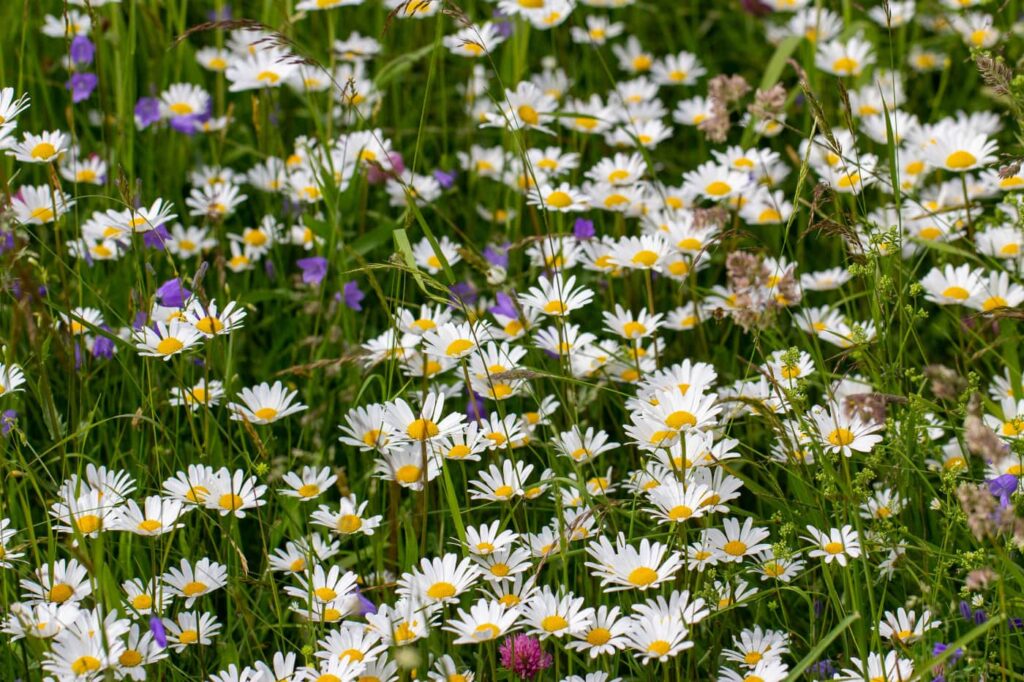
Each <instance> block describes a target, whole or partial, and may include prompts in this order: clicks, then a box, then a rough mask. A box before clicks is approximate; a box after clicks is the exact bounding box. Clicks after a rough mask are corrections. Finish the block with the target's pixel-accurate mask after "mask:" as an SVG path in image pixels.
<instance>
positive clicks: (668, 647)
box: [626, 618, 693, 663]
mask: <svg viewBox="0 0 1024 682" xmlns="http://www.w3.org/2000/svg"><path fill="white" fill-rule="evenodd" d="M688 634H689V630H688V629H687V627H686V626H685V625H684V624H683V622H682V621H681V620H661V619H658V620H654V619H650V618H634V619H633V623H632V628H631V629H630V631H629V634H627V635H626V637H627V638H628V644H629V648H630V649H632V650H633V651H635V652H637V655H638V657H640V658H641V659H642V660H643V661H644V662H645V663H650V662H652V661H655V660H657V661H660V662H662V663H664V662H665V661H667V660H668V659H669V658H672V657H673V656H677V655H679V654H680V653H682V652H683V651H685V650H686V649H689V648H691V647H692V646H693V642H692V641H690V640H688V639H687V635H688Z"/></svg>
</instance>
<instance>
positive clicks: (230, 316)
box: [185, 298, 246, 338]
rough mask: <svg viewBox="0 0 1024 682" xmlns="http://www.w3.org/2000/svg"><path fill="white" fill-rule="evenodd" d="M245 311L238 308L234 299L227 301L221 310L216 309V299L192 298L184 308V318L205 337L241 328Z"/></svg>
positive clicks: (228, 332)
mask: <svg viewBox="0 0 1024 682" xmlns="http://www.w3.org/2000/svg"><path fill="white" fill-rule="evenodd" d="M245 315H246V311H245V310H243V309H241V308H238V307H237V306H236V304H235V302H234V301H229V302H228V304H227V305H226V306H224V309H223V310H218V309H217V301H216V299H210V302H209V303H206V304H204V303H202V302H201V301H200V300H199V299H198V298H193V299H192V301H191V302H190V303H189V304H188V307H186V308H185V319H186V320H188V322H189V324H191V325H192V326H193V327H195V328H196V329H197V330H198V331H199V333H201V334H202V335H203V336H204V337H206V338H212V337H214V336H220V335H224V334H230V333H231V332H233V331H235V330H237V329H241V327H242V320H243V318H245Z"/></svg>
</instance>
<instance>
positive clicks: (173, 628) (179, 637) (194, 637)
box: [163, 611, 221, 654]
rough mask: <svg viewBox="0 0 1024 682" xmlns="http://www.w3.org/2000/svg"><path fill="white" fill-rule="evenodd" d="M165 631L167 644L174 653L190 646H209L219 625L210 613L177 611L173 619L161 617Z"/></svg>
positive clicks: (219, 627)
mask: <svg viewBox="0 0 1024 682" xmlns="http://www.w3.org/2000/svg"><path fill="white" fill-rule="evenodd" d="M163 624H164V629H165V630H166V631H167V642H168V646H169V647H170V648H171V649H173V650H174V652H175V653H179V654H180V653H181V652H183V651H185V649H187V648H188V647H190V646H195V645H200V646H209V645H210V644H212V643H213V638H214V637H216V636H217V635H218V634H219V633H220V629H221V625H220V623H219V622H217V617H216V616H215V615H213V614H212V613H206V612H202V613H199V614H198V615H197V614H196V612H195V611H185V612H183V613H179V614H178V615H177V616H176V617H175V618H174V619H173V620H172V619H170V618H164V619H163Z"/></svg>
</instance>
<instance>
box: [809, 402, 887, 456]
mask: <svg viewBox="0 0 1024 682" xmlns="http://www.w3.org/2000/svg"><path fill="white" fill-rule="evenodd" d="M811 417H812V419H813V420H814V426H815V428H816V429H817V432H818V433H817V436H818V442H819V444H820V445H821V447H823V448H824V449H825V450H827V451H829V452H832V453H836V454H842V455H844V456H846V457H851V456H852V455H853V453H854V452H871V450H873V449H874V447H875V446H876V445H877V444H878V443H880V442H881V441H882V436H881V435H879V434H878V432H879V431H881V430H882V424H872V423H870V422H865V421H864V420H863V419H861V418H860V417H859V416H857V415H855V414H851V415H847V414H846V413H845V411H844V410H842V409H841V408H840V407H839V406H838V405H836V404H835V403H831V404H829V405H828V407H827V408H824V407H821V406H820V405H816V406H815V407H814V408H813V409H812V410H811Z"/></svg>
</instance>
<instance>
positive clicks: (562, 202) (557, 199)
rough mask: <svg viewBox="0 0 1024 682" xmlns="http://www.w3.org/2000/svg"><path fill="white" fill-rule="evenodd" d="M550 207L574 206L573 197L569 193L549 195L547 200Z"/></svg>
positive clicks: (557, 192) (559, 192)
mask: <svg viewBox="0 0 1024 682" xmlns="http://www.w3.org/2000/svg"><path fill="white" fill-rule="evenodd" d="M545 201H546V202H547V204H548V206H553V207H555V208H566V207H567V206H571V205H572V197H571V196H569V194H568V193H567V192H562V191H560V190H559V191H555V192H552V193H551V194H549V195H548V197H547V199H546V200H545Z"/></svg>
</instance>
